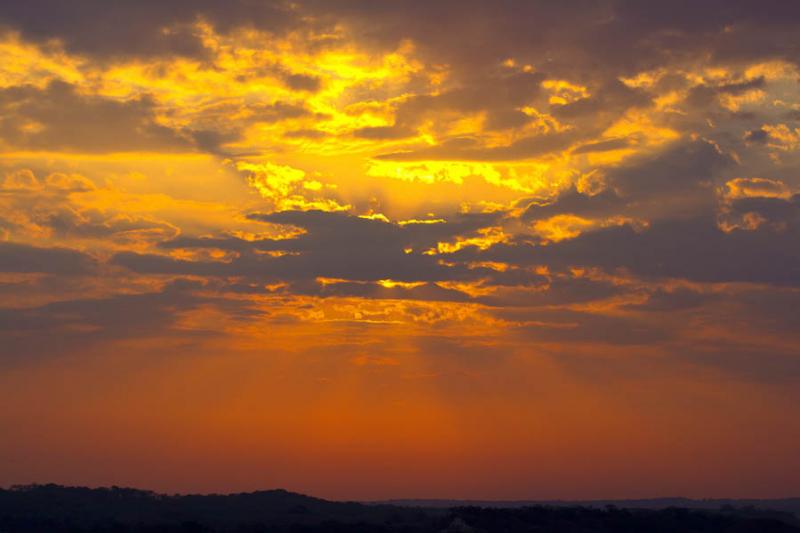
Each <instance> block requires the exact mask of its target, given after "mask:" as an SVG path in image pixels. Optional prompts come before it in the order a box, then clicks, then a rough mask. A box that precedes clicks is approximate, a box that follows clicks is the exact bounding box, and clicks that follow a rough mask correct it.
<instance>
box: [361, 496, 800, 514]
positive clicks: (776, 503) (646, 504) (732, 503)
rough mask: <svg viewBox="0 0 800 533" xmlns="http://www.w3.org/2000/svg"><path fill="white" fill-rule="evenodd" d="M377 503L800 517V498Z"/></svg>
mask: <svg viewBox="0 0 800 533" xmlns="http://www.w3.org/2000/svg"><path fill="white" fill-rule="evenodd" d="M371 503H377V504H383V505H387V504H388V505H397V506H401V507H426V508H437V509H449V508H452V507H465V506H477V507H490V508H500V509H513V508H519V507H530V506H538V505H543V506H555V507H590V508H604V507H608V506H610V505H611V506H615V507H619V508H621V509H667V508H669V507H680V508H685V509H707V510H718V509H723V508H726V507H734V508H747V507H753V508H756V509H771V510H775V511H784V512H788V513H794V514H796V515H798V517H800V497H798V498H775V499H759V498H741V499H737V498H702V499H694V498H683V497H666V498H637V499H610V500H450V499H435V498H434V499H413V498H408V499H392V500H379V501H376V502H371Z"/></svg>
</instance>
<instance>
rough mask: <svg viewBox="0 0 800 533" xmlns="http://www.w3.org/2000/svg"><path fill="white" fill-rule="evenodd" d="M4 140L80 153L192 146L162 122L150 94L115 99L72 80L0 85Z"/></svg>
mask: <svg viewBox="0 0 800 533" xmlns="http://www.w3.org/2000/svg"><path fill="white" fill-rule="evenodd" d="M0 112H2V118H0V141H2V143H3V144H5V145H6V147H7V149H8V148H15V149H18V150H51V151H57V150H64V151H76V152H100V153H103V152H125V151H158V152H163V151H167V152H170V151H190V150H192V149H193V148H192V145H191V143H190V142H189V141H188V140H187V139H185V138H184V137H182V136H181V135H179V134H178V133H177V132H176V131H174V130H172V129H170V128H169V127H166V126H163V125H161V124H159V122H158V120H157V118H156V110H155V102H154V101H153V100H152V99H151V98H149V97H146V96H141V97H137V98H133V99H129V100H116V99H111V98H105V97H102V96H95V95H84V94H81V93H80V92H79V91H78V90H77V88H76V87H75V86H74V85H71V84H69V83H66V82H62V81H53V82H51V83H50V84H49V85H48V86H47V87H45V88H43V89H39V88H37V87H34V86H19V87H8V88H4V89H0Z"/></svg>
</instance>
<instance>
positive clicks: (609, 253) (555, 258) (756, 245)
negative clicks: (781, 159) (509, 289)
mask: <svg viewBox="0 0 800 533" xmlns="http://www.w3.org/2000/svg"><path fill="white" fill-rule="evenodd" d="M798 238H800V231H798V228H797V227H796V226H792V227H788V228H785V229H783V230H781V231H778V230H772V229H768V228H760V229H758V230H752V231H749V230H740V229H735V230H732V231H730V232H725V231H723V230H721V229H720V228H719V226H718V225H717V220H716V218H715V217H712V216H703V217H698V218H688V219H668V220H658V221H654V222H653V223H652V224H651V225H650V227H649V228H647V229H646V230H639V231H637V230H636V229H634V228H632V227H630V226H628V225H623V226H615V227H609V228H604V229H600V230H597V231H594V232H589V233H584V234H582V235H580V236H579V237H576V238H574V239H571V240H565V241H560V242H557V243H552V244H549V245H546V246H541V245H540V246H537V245H535V244H533V243H526V242H519V241H518V242H514V243H506V244H496V245H494V246H492V247H491V248H489V249H488V250H486V251H480V250H476V249H474V248H472V249H464V250H461V251H460V252H458V253H456V254H453V255H454V256H455V257H454V258H459V259H462V260H464V259H467V260H472V261H481V260H483V261H505V262H509V263H512V264H528V265H536V264H542V265H550V266H551V267H554V268H568V267H570V266H594V267H600V268H603V269H605V270H608V271H614V270H617V269H625V270H626V271H628V272H631V273H633V274H634V275H638V276H644V277H649V278H680V279H688V280H693V281H702V282H753V283H770V284H776V285H800V249H798V247H797V246H795V245H794V243H796V242H797V239H798Z"/></svg>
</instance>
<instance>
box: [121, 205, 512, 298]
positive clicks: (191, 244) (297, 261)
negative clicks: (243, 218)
mask: <svg viewBox="0 0 800 533" xmlns="http://www.w3.org/2000/svg"><path fill="white" fill-rule="evenodd" d="M499 216H500V215H498V214H488V215H460V216H459V217H456V219H455V220H454V221H453V222H452V223H442V224H406V225H399V224H393V223H388V222H384V221H381V220H372V219H366V218H361V217H356V216H352V215H347V214H342V213H326V212H321V211H284V212H278V213H272V214H253V215H250V218H251V219H253V220H260V221H262V222H269V223H272V224H281V225H290V226H296V227H299V228H302V229H304V230H305V233H303V234H302V235H299V236H297V237H294V238H290V239H280V240H271V239H263V240H259V241H244V240H241V239H236V238H231V237H226V238H202V239H196V238H179V239H176V240H174V241H170V242H167V243H164V244H163V245H162V246H163V247H165V248H172V249H175V248H187V249H190V248H217V249H223V250H230V251H235V252H238V254H239V255H238V256H237V257H236V258H234V259H232V260H230V261H227V262H225V261H188V260H180V259H174V258H171V257H168V256H164V255H155V254H136V253H131V252H123V253H119V254H116V255H115V256H114V258H113V263H115V264H118V265H122V266H125V267H127V268H129V269H131V270H134V271H137V272H141V273H150V274H193V275H199V276H252V277H256V278H261V279H265V280H282V281H287V280H289V281H291V280H314V279H315V278H317V277H326V278H337V279H344V280H353V281H379V280H383V279H392V280H397V281H408V282H414V281H440V280H454V279H475V278H478V277H480V276H481V275H485V274H486V272H488V270H487V269H483V268H478V269H468V268H466V267H460V266H455V267H448V266H445V265H442V264H440V263H439V261H438V259H437V258H436V257H435V256H432V255H426V254H424V253H422V252H423V251H425V250H427V249H428V248H430V247H433V246H435V245H436V243H437V242H439V241H443V240H450V239H452V238H454V237H455V236H457V235H464V234H471V233H474V232H475V231H477V230H478V229H480V228H483V227H485V226H487V225H490V224H491V223H492V222H493V221H494V220H496V219H497V218H498V217H499ZM409 250H412V251H409ZM264 252H277V254H268V253H264Z"/></svg>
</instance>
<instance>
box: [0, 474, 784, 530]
mask: <svg viewBox="0 0 800 533" xmlns="http://www.w3.org/2000/svg"><path fill="white" fill-rule="evenodd" d="M654 502H660V503H654ZM698 502H702V503H703V504H704V505H706V506H711V505H712V504H711V503H710V502H724V503H723V504H722V505H723V506H725V505H727V507H726V508H725V509H723V510H710V509H694V510H692V509H687V508H684V509H677V508H675V507H676V505H675V504H676V503H678V504H680V506H681V507H689V506H691V504H693V503H698ZM751 502H758V503H759V504H760V505H758V506H754V505H751ZM767 502H769V503H767ZM773 502H778V504H779V505H782V506H783V507H784V508H786V503H785V502H792V504H793V505H797V504H798V503H800V499H786V500H689V499H683V498H667V499H655V500H608V501H592V502H583V503H582V504H581V505H577V503H578V502H547V505H542V503H544V502H474V501H470V502H467V501H461V500H396V501H392V502H372V503H369V504H367V503H359V502H336V501H328V500H323V499H320V498H314V497H311V496H306V495H303V494H297V493H293V492H289V491H286V490H282V489H275V490H263V491H257V492H246V493H236V494H204V495H201V494H188V495H166V494H158V493H155V492H151V491H144V490H138V489H130V488H120V487H111V488H86V487H63V486H59V485H53V484H49V485H28V486H16V487H12V488H10V489H0V533H33V532H48V533H66V532H69V533H106V532H109V533H110V532H114V533H125V532H151V533H156V532H159V533H171V532H176V533H177V532H182V533H188V532H192V533H214V532H229V533H233V532H235V533H249V532H259V533H265V532H274V533H281V532H286V533H289V532H291V533H302V532H304V533H314V532H323V531H324V532H334V533H335V532H349V531H358V532H364V533H366V532H376V533H381V532H387V533H388V532H403V533H415V532H418V533H422V532H440V531H474V532H478V531H483V532H493V531H503V532H507V533H509V532H511V533H513V532H516V531H542V532H551V533H559V532H562V531H563V532H566V531H570V532H572V531H581V532H585V533H610V532H616V531H648V532H652V533H659V532H662V531H663V532H674V531H681V532H684V531H692V532H697V533H703V532H721V533H727V532H735V533H750V532H753V533H756V532H758V533H765V532H767V533H800V521H798V519H797V517H795V516H794V515H792V514H790V513H789V512H786V511H782V510H781V509H777V508H776V507H774V508H773V510H767V509H766V508H765V507H763V505H772V503H773ZM534 503H535V504H536V505H531V504H534ZM609 504H613V505H616V506H617V507H605V506H606V505H609ZM662 504H663V505H664V506H667V507H671V508H670V509H662V510H654V509H652V507H660V506H662ZM445 506H448V508H444V507H445ZM624 506H627V507H629V508H628V509H623V508H622V507H624ZM636 507H640V508H636ZM794 508H795V509H796V508H797V507H794Z"/></svg>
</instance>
